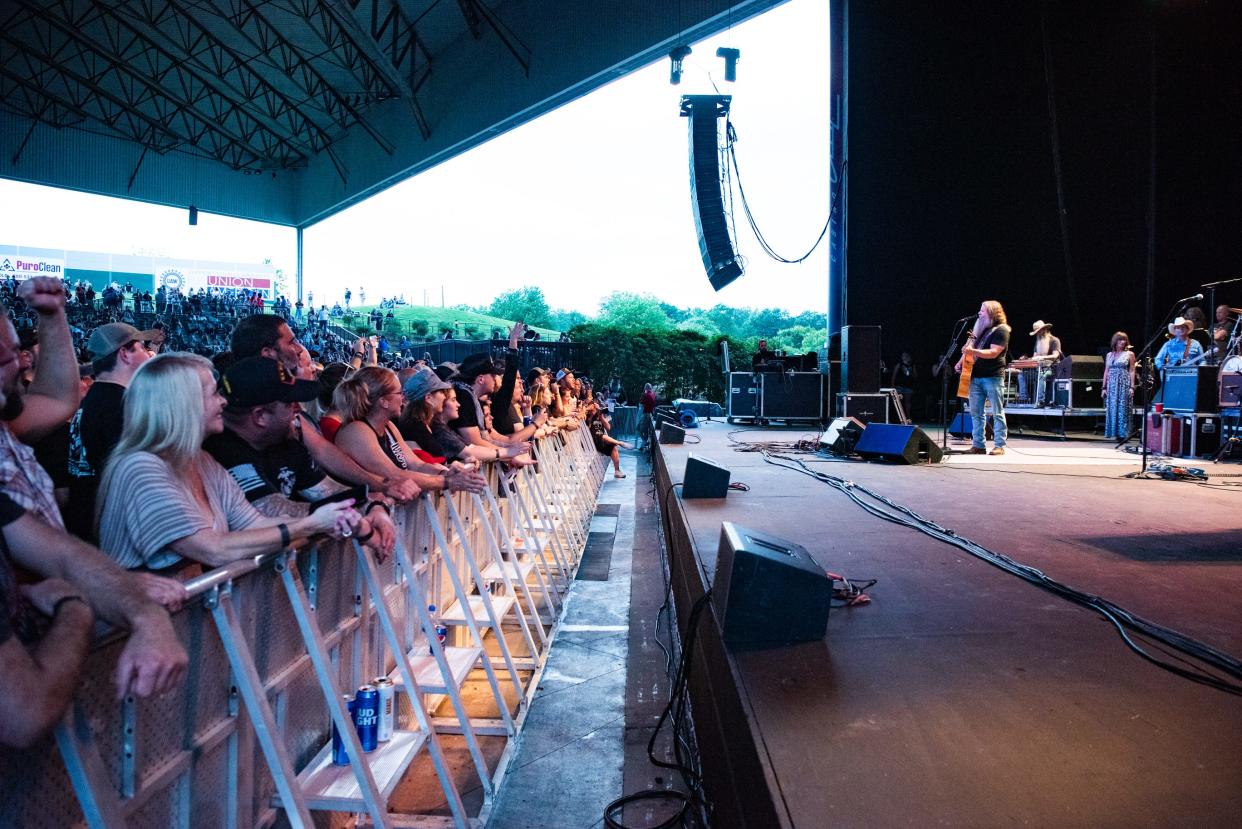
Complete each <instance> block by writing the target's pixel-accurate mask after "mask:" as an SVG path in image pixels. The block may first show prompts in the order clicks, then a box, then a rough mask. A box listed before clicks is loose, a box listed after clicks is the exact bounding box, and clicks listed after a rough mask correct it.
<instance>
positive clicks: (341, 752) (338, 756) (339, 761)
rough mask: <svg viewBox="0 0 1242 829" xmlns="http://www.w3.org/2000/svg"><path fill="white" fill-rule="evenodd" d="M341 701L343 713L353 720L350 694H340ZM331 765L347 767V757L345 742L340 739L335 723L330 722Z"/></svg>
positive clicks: (352, 700)
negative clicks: (343, 704)
mask: <svg viewBox="0 0 1242 829" xmlns="http://www.w3.org/2000/svg"><path fill="white" fill-rule="evenodd" d="M341 698H342V701H343V702H344V703H345V713H346V714H348V715H349V718H350V720H351V721H352V720H353V718H354V698H353V695H352V694H342V695H341ZM332 765H334V766H348V765H349V755H348V754H346V753H345V741H344V740H342V739H341V732H340V731H337V729H336V721H333V722H332Z"/></svg>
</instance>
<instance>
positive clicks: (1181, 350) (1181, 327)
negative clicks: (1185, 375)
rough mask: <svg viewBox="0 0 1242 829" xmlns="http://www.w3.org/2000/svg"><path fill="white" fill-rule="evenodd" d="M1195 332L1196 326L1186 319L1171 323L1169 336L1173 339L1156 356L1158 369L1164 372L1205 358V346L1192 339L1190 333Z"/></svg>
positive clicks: (1181, 318)
mask: <svg viewBox="0 0 1242 829" xmlns="http://www.w3.org/2000/svg"><path fill="white" fill-rule="evenodd" d="M1194 330H1195V324H1194V323H1193V322H1192V321H1190V320H1188V319H1186V318H1185V317H1178V318H1177V319H1175V320H1173V321H1172V322H1171V323H1169V334H1170V335H1171V336H1172V337H1173V339H1171V340H1168V341H1167V342H1165V344H1164V345H1163V346H1162V347H1161V348H1160V352H1159V353H1158V354H1157V355H1156V368H1158V369H1161V370H1163V369H1166V368H1172V367H1173V366H1180V365H1183V364H1185V363H1188V362H1191V361H1193V360H1195V359H1196V358H1198V357H1201V356H1203V346H1201V345H1199V344H1198V343H1197V342H1195V341H1194V340H1192V339H1191V338H1190V332H1191V331H1194Z"/></svg>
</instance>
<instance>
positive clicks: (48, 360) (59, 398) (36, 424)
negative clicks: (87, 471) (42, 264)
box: [9, 276, 79, 443]
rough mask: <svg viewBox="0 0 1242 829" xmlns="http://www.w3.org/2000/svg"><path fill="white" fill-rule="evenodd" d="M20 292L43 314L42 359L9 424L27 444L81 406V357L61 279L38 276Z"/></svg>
mask: <svg viewBox="0 0 1242 829" xmlns="http://www.w3.org/2000/svg"><path fill="white" fill-rule="evenodd" d="M17 292H18V294H19V295H20V296H21V297H22V298H23V299H24V300H25V301H26V304H27V305H28V306H30V308H31V309H32V310H34V311H35V312H36V313H37V314H38V315H39V362H38V364H37V365H36V366H35V376H34V382H32V383H31V384H30V388H29V389H28V390H27V391H26V396H25V402H26V405H25V408H24V409H23V411H22V413H21V415H19V416H18V417H17V418H16V419H14V420H13V421H12V422H10V424H9V428H11V429H12V430H13V433H14V434H15V435H17V437H18V438H20V439H21V440H22V442H23V443H34V442H35V441H37V440H39V439H41V438H43V437H46V436H47V435H49V434H51V433H52V432H53V431H55V430H56V429H58V428H60V426H61V425H63V424H64V423H65V421H67V420H68V419H69V418H70V417H72V416H73V413H74V412H75V411H77V408H78V402H79V401H78V360H77V357H76V356H75V355H74V353H73V335H72V334H70V333H69V322H68V320H66V319H65V288H64V285H63V284H62V283H61V281H60V280H59V279H56V278H54V277H48V276H37V277H34V278H32V279H27V280H25V281H24V282H22V283H21V284H20V285H19V286H18V288H17Z"/></svg>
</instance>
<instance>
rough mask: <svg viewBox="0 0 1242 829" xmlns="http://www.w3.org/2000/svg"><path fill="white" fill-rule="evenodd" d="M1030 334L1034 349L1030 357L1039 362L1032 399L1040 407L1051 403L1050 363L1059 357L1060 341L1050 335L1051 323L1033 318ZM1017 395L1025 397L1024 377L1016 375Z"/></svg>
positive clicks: (1051, 378)
mask: <svg viewBox="0 0 1242 829" xmlns="http://www.w3.org/2000/svg"><path fill="white" fill-rule="evenodd" d="M1031 336H1032V337H1034V338H1035V349H1034V351H1032V352H1031V359H1033V360H1036V361H1037V362H1038V363H1039V368H1038V369H1036V372H1037V374H1036V378H1037V379H1036V382H1035V389H1034V394H1035V399H1034V400H1033V401H1032V402H1033V403H1034V404H1035V405H1036V406H1039V407H1040V408H1041V409H1042V408H1043V407H1045V406H1051V405H1052V380H1053V377H1052V364H1053V363H1055V362H1056V361H1057V360H1059V359H1061V356H1062V355H1061V341H1060V340H1059V339H1057V338H1056V337H1054V336H1052V323H1050V322H1044V321H1043V320H1035V324H1034V325H1032V326H1031ZM1018 397H1020V398H1026V399H1029V398H1027V389H1026V377H1025V375H1023V374H1019V375H1018Z"/></svg>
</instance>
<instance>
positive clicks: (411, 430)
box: [401, 418, 447, 458]
mask: <svg viewBox="0 0 1242 829" xmlns="http://www.w3.org/2000/svg"><path fill="white" fill-rule="evenodd" d="M401 437H402V438H404V439H405V440H408V441H410V442H411V443H414V444H416V445H417V446H418V448H419V449H422V450H423V451H424V452H426V453H427V454H429V455H434V456H435V457H437V458H443V457H447V453H446V452H445V451H444V447H443V446H441V445H440V441H438V440H436V438H435V435H433V434H431V430H430V429H428V428H427V424H425V423H423V422H422V421H421V420H417V419H415V418H408V419H405V420H402V421H401Z"/></svg>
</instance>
